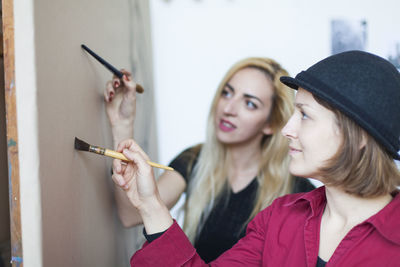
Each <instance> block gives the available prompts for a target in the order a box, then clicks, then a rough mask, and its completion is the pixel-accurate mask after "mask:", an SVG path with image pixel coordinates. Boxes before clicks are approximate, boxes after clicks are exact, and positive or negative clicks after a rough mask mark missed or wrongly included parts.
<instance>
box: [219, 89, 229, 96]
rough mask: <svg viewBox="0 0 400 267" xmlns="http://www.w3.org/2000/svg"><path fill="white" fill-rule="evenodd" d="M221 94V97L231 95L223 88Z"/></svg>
mask: <svg viewBox="0 0 400 267" xmlns="http://www.w3.org/2000/svg"><path fill="white" fill-rule="evenodd" d="M221 95H222V96H223V97H231V96H232V93H231V92H229V91H228V90H226V89H224V90H222V92H221Z"/></svg>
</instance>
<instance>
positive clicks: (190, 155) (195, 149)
mask: <svg viewBox="0 0 400 267" xmlns="http://www.w3.org/2000/svg"><path fill="white" fill-rule="evenodd" d="M202 146H203V145H202V144H198V145H195V146H191V147H189V148H186V149H185V150H183V151H182V152H181V153H179V154H178V155H177V156H176V157H175V158H174V159H173V160H172V161H174V160H176V159H179V158H185V159H195V158H197V157H198V156H199V154H200V151H201V148H202Z"/></svg>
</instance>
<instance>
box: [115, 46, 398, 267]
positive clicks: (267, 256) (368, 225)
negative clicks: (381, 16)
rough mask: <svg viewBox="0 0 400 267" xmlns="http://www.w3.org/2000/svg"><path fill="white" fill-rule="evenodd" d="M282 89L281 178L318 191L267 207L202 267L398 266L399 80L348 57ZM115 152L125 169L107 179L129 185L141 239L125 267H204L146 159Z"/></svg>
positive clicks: (128, 149) (375, 63)
mask: <svg viewBox="0 0 400 267" xmlns="http://www.w3.org/2000/svg"><path fill="white" fill-rule="evenodd" d="M281 81H282V82H283V83H285V84H286V85H288V86H290V87H292V88H294V89H298V93H297V94H296V100H295V106H296V108H295V112H294V114H293V115H292V117H291V118H290V120H289V122H288V123H287V124H286V126H285V127H284V128H283V130H282V133H283V135H284V136H286V137H287V138H288V139H289V142H290V152H289V154H290V156H291V163H290V166H289V169H290V172H291V173H292V174H294V175H297V176H302V177H313V178H316V179H318V180H320V181H321V182H323V183H324V184H325V186H323V187H320V188H318V189H315V190H314V191H312V192H309V193H299V194H294V195H287V196H284V197H281V198H278V199H277V200H275V201H274V202H273V203H272V204H271V205H270V206H269V207H268V208H266V209H265V210H263V211H261V212H260V213H259V214H258V215H257V216H256V217H255V218H254V219H253V220H252V221H251V222H250V224H249V226H248V228H247V234H246V236H245V237H244V238H242V239H241V240H240V241H239V242H238V243H237V244H236V245H235V246H234V247H233V248H232V249H230V250H228V251H227V252H225V253H224V254H223V255H222V256H220V257H219V258H218V259H217V260H215V261H214V262H212V263H211V265H213V266H267V265H268V266H325V265H326V266H395V265H398V264H399V262H400V231H399V230H398V229H400V194H399V193H398V189H397V186H399V185H400V172H399V170H398V169H397V167H396V165H395V163H394V161H393V159H399V154H398V150H400V139H399V137H400V104H399V103H400V74H399V72H398V71H397V70H396V68H394V67H393V66H392V65H391V64H390V63H389V62H387V61H386V60H384V59H382V58H379V57H377V56H375V55H372V54H369V53H365V52H360V51H350V52H345V53H341V54H337V55H334V56H331V57H328V58H326V59H324V60H322V61H320V62H318V63H317V64H315V65H313V66H312V67H310V68H309V69H307V70H306V71H304V72H301V73H300V74H298V75H297V76H296V78H290V77H283V78H281ZM118 149H119V151H122V152H123V153H124V154H125V155H126V156H127V157H128V158H130V159H132V160H133V161H134V163H131V164H128V166H123V165H121V163H120V162H119V161H118V160H116V161H115V162H114V173H115V174H114V175H116V176H117V177H115V178H118V179H124V180H129V181H130V182H129V183H126V184H125V185H124V186H123V188H124V190H125V191H126V194H127V196H128V198H129V199H130V201H131V202H132V204H133V205H134V206H135V207H136V208H137V209H138V210H139V213H140V214H141V216H142V218H143V222H144V225H145V230H146V232H147V238H148V240H149V242H148V243H146V244H145V245H144V247H143V249H142V250H139V251H138V252H136V254H135V255H134V256H133V257H132V259H131V264H132V266H202V265H205V263H204V262H202V260H201V259H200V257H199V256H198V255H197V254H196V252H195V250H194V248H193V247H192V246H191V244H190V242H189V241H188V240H187V238H186V237H185V235H184V233H183V232H182V231H181V229H180V228H179V226H178V225H177V224H176V222H175V221H173V219H172V218H171V216H170V214H169V212H168V209H167V208H166V207H165V205H164V204H163V203H162V201H161V200H160V197H159V193H158V191H157V187H156V184H155V181H154V177H153V174H152V170H151V168H150V167H149V166H148V165H147V164H146V163H145V160H146V159H147V156H146V155H145V153H144V152H143V151H142V150H141V149H140V147H138V146H137V145H136V144H135V142H134V141H133V140H127V141H124V142H122V143H121V144H120V145H119V148H118ZM132 178H133V179H132ZM232 219H234V218H232Z"/></svg>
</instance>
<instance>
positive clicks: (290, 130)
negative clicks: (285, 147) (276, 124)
mask: <svg viewBox="0 0 400 267" xmlns="http://www.w3.org/2000/svg"><path fill="white" fill-rule="evenodd" d="M281 133H282V135H283V136H285V137H287V138H289V139H290V138H297V131H296V123H295V118H294V115H292V116H291V117H290V119H289V120H288V122H287V123H286V125H285V126H284V127H283V128H282V130H281Z"/></svg>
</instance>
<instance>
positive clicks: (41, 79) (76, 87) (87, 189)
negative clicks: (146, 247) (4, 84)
mask: <svg viewBox="0 0 400 267" xmlns="http://www.w3.org/2000/svg"><path fill="white" fill-rule="evenodd" d="M27 2H29V1H27ZM29 3H30V5H31V13H29V14H28V15H30V16H31V18H32V21H33V29H29V27H32V26H31V25H30V24H29V21H24V20H25V19H26V18H25V17H26V16H25V17H24V16H23V14H24V13H26V12H28V11H27V10H29V5H27V4H26V3H24V5H21V6H19V7H18V5H16V6H15V12H16V14H17V15H16V19H17V20H18V19H20V20H21V21H23V22H19V23H16V35H18V36H19V37H16V42H17V41H18V42H17V43H16V58H17V59H16V61H17V62H16V70H17V71H16V77H17V82H16V84H17V88H21V90H20V93H19V95H17V105H18V123H19V125H18V129H19V140H20V146H24V147H23V148H21V149H20V150H22V151H21V155H20V157H21V159H20V164H21V169H22V170H21V182H22V181H23V182H22V183H23V184H22V185H21V190H22V191H21V194H22V195H23V194H24V193H26V194H27V195H30V196H31V198H30V199H28V198H26V197H25V195H23V196H22V200H21V202H22V203H21V213H22V215H21V216H22V227H23V231H22V232H23V236H22V241H23V250H24V266H40V265H43V266H60V267H62V266H128V265H129V258H130V256H131V254H132V252H133V251H134V250H135V249H136V248H137V246H138V245H140V243H141V240H142V237H141V235H139V234H138V233H137V232H139V229H133V230H124V229H122V227H121V224H120V223H119V221H118V219H117V216H116V210H115V207H114V205H115V204H114V199H113V195H112V182H111V177H110V166H111V160H110V159H108V158H105V157H102V156H98V155H94V154H89V153H85V152H78V151H75V150H74V147H73V144H74V137H75V136H76V137H79V138H81V139H83V140H85V141H88V142H89V143H92V144H96V145H100V146H107V147H112V142H111V135H110V130H109V127H108V122H107V119H106V115H105V111H104V103H103V99H102V92H103V88H104V84H105V82H106V81H107V80H108V79H109V78H110V77H111V73H110V72H109V71H108V70H106V69H105V68H104V67H103V66H101V65H100V64H99V63H97V62H95V61H94V60H93V58H92V57H89V56H88V55H87V54H86V53H85V52H84V51H83V50H82V49H81V48H80V45H81V44H82V43H84V44H86V45H87V46H88V47H89V48H91V49H93V50H94V51H96V52H98V53H99V54H100V55H101V56H103V57H104V58H105V59H108V60H109V61H110V62H112V63H113V64H114V65H115V66H116V67H118V68H122V67H124V68H127V69H131V70H132V69H133V67H135V69H134V70H135V73H134V74H135V77H137V80H138V81H140V82H141V83H142V84H143V86H144V88H145V90H146V91H145V93H144V94H143V95H140V96H138V98H139V101H138V102H139V103H138V111H137V113H138V119H137V123H136V124H135V127H136V129H137V130H136V133H135V134H136V135H137V138H138V141H139V143H141V144H142V146H143V147H144V148H145V149H146V151H148V152H149V154H150V155H151V157H152V159H154V160H157V157H156V148H157V147H156V142H155V141H153V140H152V139H155V138H154V137H155V126H154V125H155V124H154V121H155V118H154V115H153V100H152V98H153V94H152V75H151V73H152V72H151V71H152V66H151V62H152V61H151V41H150V31H149V29H148V25H149V10H148V2H147V1H143V0H137V1H135V0H115V1H106V0H82V1H61V0H36V1H31V2H29ZM27 28H28V34H26V33H27ZM24 31H25V32H24ZM31 31H33V32H34V34H33V35H32V36H33V38H32V51H28V52H27V51H26V50H27V49H28V48H27V47H29V44H28V43H29V40H28V43H27V41H25V42H24V41H23V40H26V38H27V36H29V33H31ZM24 38H25V39H24ZM24 43H25V46H24V45H23V44H24ZM24 53H28V54H29V55H30V56H29V57H28V56H26V57H23V56H21V55H22V54H24ZM18 54H19V56H18ZM30 64H31V65H32V68H31V69H29V68H27V67H26V66H29V65H30ZM139 70H140V71H139ZM30 72H33V77H30V75H32V74H31V73H30ZM27 80H29V81H31V82H30V83H28V82H27ZM24 85H25V86H24ZM28 88H29V90H28ZM22 90H26V95H23V94H22ZM32 92H33V93H32ZM29 94H32V98H33V99H34V101H33V103H32V102H29V103H28V104H25V105H24V103H26V102H28V101H29V100H27V99H26V97H29ZM32 105H34V107H33V106H32ZM30 116H32V119H31V120H29V121H28V119H27V118H28V117H30ZM32 122H33V125H30V126H29V127H27V128H24V126H26V125H27V124H29V123H31V124H32ZM20 124H22V125H21V127H20ZM21 129H22V130H21ZM32 136H33V137H32ZM30 138H31V139H32V140H31V141H30V142H28V141H27V140H29V139H30ZM32 150H37V152H36V155H37V157H35V154H33V153H31V151H32ZM30 168H31V169H33V171H32V172H31V173H30V175H29V174H28V173H29V169H30ZM36 171H37V173H36ZM35 175H37V176H35ZM28 176H29V177H28ZM33 177H36V178H33ZM29 185H31V186H32V187H33V188H35V186H36V187H37V189H36V190H32V189H31V188H30V187H29ZM32 202H37V206H35V204H32ZM32 206H34V209H37V212H36V213H34V212H32V211H31V210H32ZM35 225H36V226H35ZM140 230H141V229H140ZM38 231H40V234H39V235H37V234H35V232H38ZM32 240H35V241H32ZM138 240H139V241H138ZM35 242H36V243H37V244H36V245H39V247H38V248H33V246H35ZM27 244H29V245H27ZM35 254H36V255H37V257H38V258H40V256H41V259H40V260H38V259H34V255H35Z"/></svg>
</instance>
